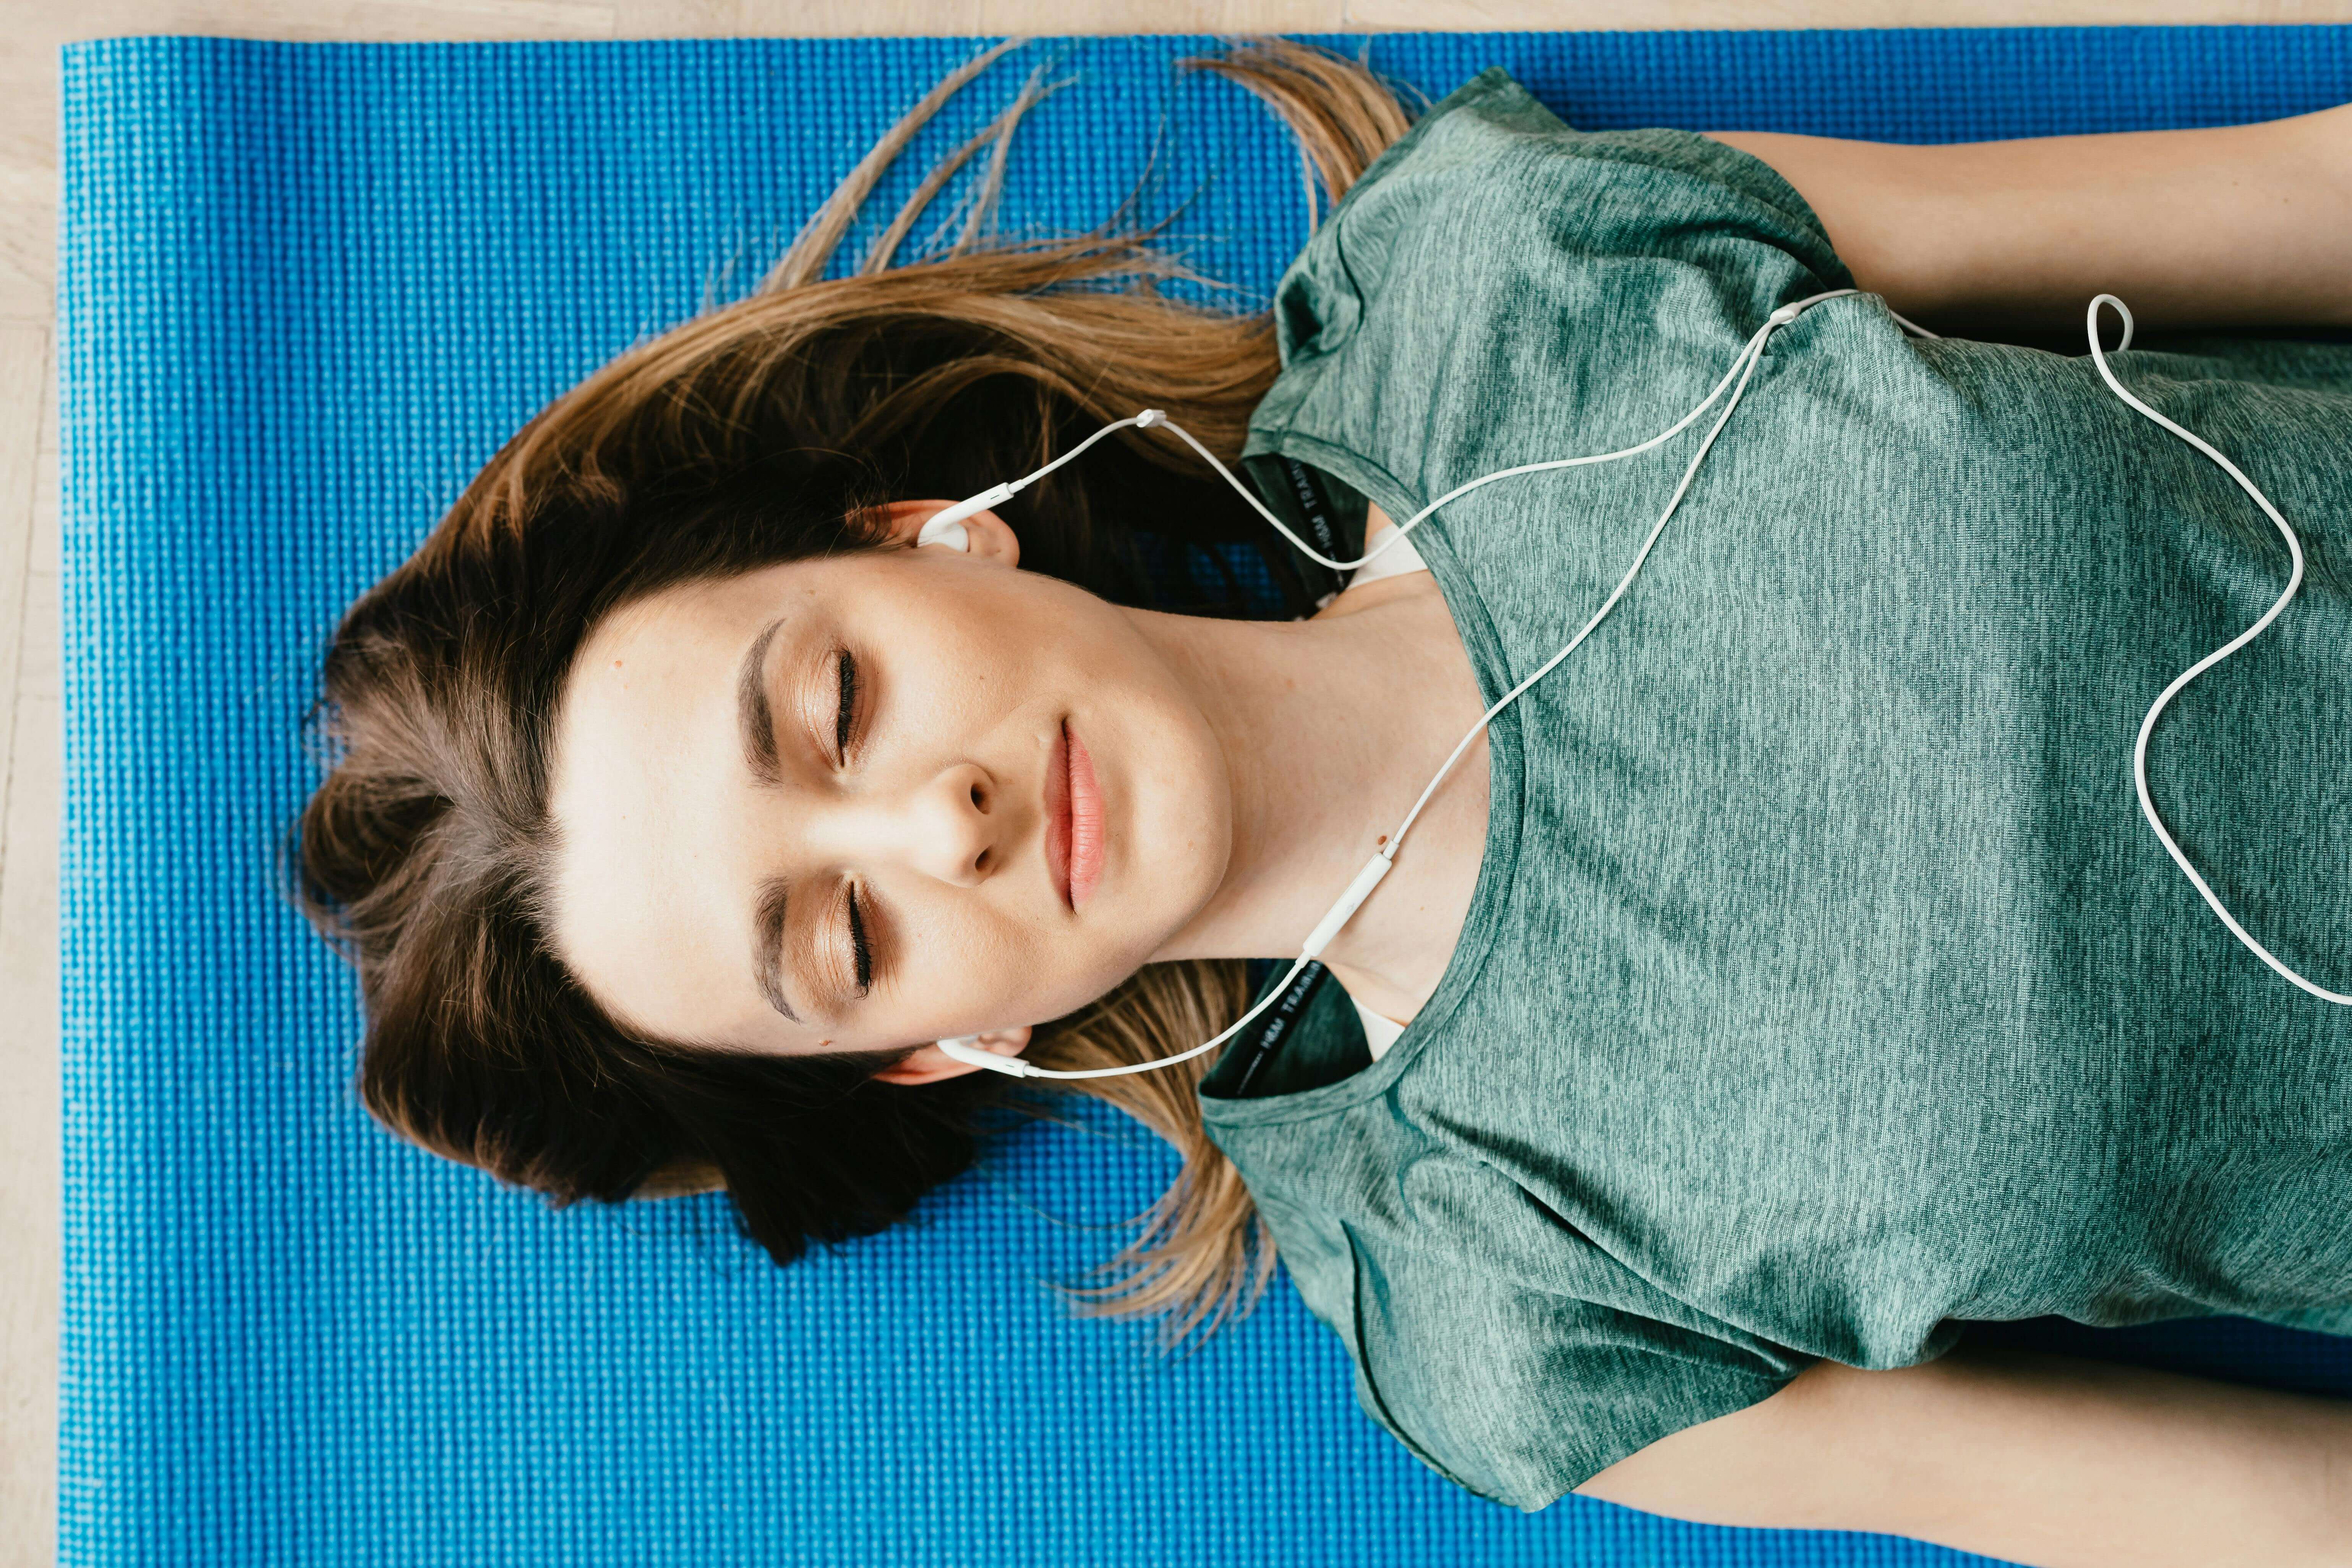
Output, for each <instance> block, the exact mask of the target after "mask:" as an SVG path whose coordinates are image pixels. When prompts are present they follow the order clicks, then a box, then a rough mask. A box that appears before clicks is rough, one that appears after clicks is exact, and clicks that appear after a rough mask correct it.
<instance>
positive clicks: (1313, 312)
mask: <svg viewBox="0 0 2352 1568" xmlns="http://www.w3.org/2000/svg"><path fill="white" fill-rule="evenodd" d="M1853 286H1854V284H1853V276H1852V274H1851V273H1849V272H1848V271H1847V269H1846V267H1845V265H1844V263H1843V261H1841V260H1840V259H1839V258H1838V256H1837V252H1836V250H1835V248H1834V247H1832V245H1831V243H1830V238H1829V235H1828V234H1827V232H1826V231H1824V230H1823V228H1822V225H1821V220H1820V219H1819V217H1818V216H1815V214H1814V213H1813V211H1812V209H1811V207H1810V206H1809V205H1806V203H1805V200H1804V198H1803V197H1802V196H1801V195H1798V193H1797V191H1796V189H1795V187H1793V186H1791V185H1790V184H1789V183H1788V182H1787V181H1786V180H1783V179H1782V178H1781V177H1780V174H1778V173H1776V172H1775V171H1774V170H1773V169H1772V168H1771V166H1770V165H1769V164H1767V163H1764V162H1763V161H1762V160H1761V159H1759V158H1756V157H1754V156H1751V155H1750V154H1748V153H1743V152H1741V151H1739V150H1738V148H1735V147H1730V146H1727V145H1726V144H1724V143H1722V142H1717V141H1714V140H1712V139H1711V138H1708V137H1705V136H1700V135H1697V134H1695V133H1693V132H1686V131H1669V130H1640V131H1598V132H1584V131H1577V130H1575V129H1573V128H1571V127H1570V126H1569V125H1567V124H1566V123H1564V122H1563V121H1561V120H1560V119H1559V116H1557V115H1555V114H1553V113H1552V112H1551V110H1549V109H1546V108H1545V107H1544V106H1543V105H1542V104H1540V103H1538V102H1537V101H1536V100H1535V99H1534V98H1533V97H1532V96H1530V95H1529V94H1528V91H1527V89H1524V88H1522V87H1521V86H1519V84H1518V83H1517V82H1516V81H1513V80H1512V79H1510V77H1509V76H1507V75H1506V74H1505V73H1504V72H1503V71H1501V70H1499V69H1496V70H1489V71H1486V72H1485V73H1484V74H1482V75H1480V76H1478V77H1476V78H1475V79H1473V80H1472V81H1471V82H1470V83H1469V84H1468V85H1467V86H1465V87H1464V88H1462V89H1460V90H1459V91H1457V92H1455V93H1454V94H1453V95H1451V96H1449V97H1448V98H1446V99H1445V100H1443V101H1442V102H1440V103H1439V104H1438V105H1436V106H1435V107H1434V108H1433V109H1432V110H1430V111H1429V113H1428V114H1426V115H1425V116H1423V119H1422V120H1421V121H1420V122H1419V123H1418V124H1416V125H1415V126H1413V128H1412V130H1411V131H1410V132H1407V133H1406V135H1405V136H1404V137H1403V138H1402V140H1400V141H1399V142H1396V143H1395V144H1394V145H1392V146H1391V147H1390V148H1389V149H1388V150H1387V151H1385V152H1383V153H1381V156H1380V157H1379V158H1378V159H1376V160H1375V161H1374V162H1373V164H1372V166H1371V167H1370V169H1369V170H1367V171H1366V172H1365V174H1364V176H1363V178H1362V179H1360V180H1359V181H1358V182H1357V184H1355V185H1354V186H1353V187H1351V188H1350V189H1349V191H1348V192H1347V194H1346V195H1345V196H1344V197H1343V198H1342V199H1341V201H1340V202H1339V205H1338V206H1337V207H1336V208H1335V209H1334V211H1333V213H1332V215H1331V216H1330V217H1329V218H1328V219H1327V220H1326V221H1325V223H1324V224H1323V226H1321V227H1320V228H1319V229H1318V230H1317V232H1316V233H1315V235H1314V236H1313V237H1311V238H1310V239H1309V240H1308V242H1307V246H1306V247H1305V248H1304V249H1302V250H1301V251H1300V253H1299V255H1298V256H1297V258H1296V259H1295V260H1294V261H1293V262H1292V263H1291V265H1290V267H1289V268H1288V269H1287V270H1286V272H1285V273H1284V274H1283V277H1282V279H1281V281H1280V282H1279V283H1278V284H1277V285H1276V289H1275V297H1274V320H1275V326H1276V342H1277V344H1278V346H1279V348H1280V350H1281V353H1282V359H1283V366H1284V370H1283V374H1282V375H1281V376H1280V377H1278V378H1277V379H1276V382H1275V384H1274V385H1273V386H1272V387H1271V388H1269V389H1268V391H1267V393H1266V395H1265V397H1264V398H1263V399H1262V400H1261V401H1260V403H1259V405H1258V406H1257V408H1256V410H1255V412H1254V413H1253V414H1252V416H1251V419H1250V438H1249V442H1248V444H1247V445H1246V447H1244V453H1243V456H1244V460H1245V461H1252V462H1257V463H1264V462H1265V461H1266V460H1267V455H1268V454H1273V453H1284V454H1287V455H1288V456H1290V457H1291V458H1297V459H1299V460H1300V461H1303V462H1308V463H1317V464H1318V465H1320V466H1325V467H1328V468H1331V469H1332V471H1334V472H1340V473H1345V474H1347V475H1349V482H1350V483H1352V484H1356V485H1358V486H1359V487H1360V488H1361V487H1362V486H1363V485H1364V484H1365V483H1366V481H1367V479H1375V478H1376V479H1378V480H1379V481H1380V482H1378V483H1376V484H1373V485H1372V487H1371V492H1370V493H1372V495H1373V499H1374V500H1377V501H1378V502H1379V503H1380V504H1381V506H1382V507H1383V508H1385V509H1387V510H1390V511H1391V514H1392V515H1393V514H1394V509H1395V508H1396V507H1397V506H1399V505H1405V506H1408V507H1409V509H1417V508H1418V506H1419V504H1420V503H1421V502H1423V501H1426V500H1433V499H1434V498H1435V497H1436V496H1438V495H1440V494H1442V493H1444V491H1446V490H1448V489H1452V488H1453V487H1454V485H1457V484H1459V483H1461V482H1462V481H1463V480H1464V479H1468V478H1471V477H1473V476H1475V475H1478V474H1483V473H1487V472H1491V471H1493V470H1494V469H1496V468H1503V467H1507V466H1509V465H1510V464H1512V463H1514V462H1520V461H1526V460H1528V459H1529V458H1536V457H1557V456H1562V455H1565V454H1567V453H1570V452H1575V451H1589V452H1603V451H1613V450H1616V449H1618V448H1621V447H1626V446H1629V445H1633V444H1634V443H1636V442H1639V441H1642V440H1644V439H1647V438H1648V437H1653V436H1654V435H1656V434H1657V433H1658V431H1659V430H1660V429H1663V428H1664V427H1665V426H1668V425H1670V424H1672V422H1673V421H1674V420H1675V419H1676V418H1679V417H1681V416H1683V415H1684V414H1685V413H1686V412H1687V411H1688V410H1689V409H1690V408H1691V407H1692V406H1693V405H1695V404H1696V403H1697V402H1698V401H1699V400H1700V399H1701V398H1703V397H1704V396H1706V394H1707V392H1708V390H1709V389H1710V388H1712V387H1713V386H1714V385H1715V384H1716V383H1717V381H1718V380H1719V379H1720V378H1721V377H1722V375H1723V374H1724V373H1725V372H1726V371H1727V369H1729V368H1730V367H1731V366H1732V364H1733V363H1734V362H1735V360H1736V359H1737V358H1738V353H1739V352H1740V350H1741V349H1742V347H1743V346H1744V345H1745V344H1746V343H1747V342H1748V339H1749V338H1750V337H1751V336H1752V335H1753V334H1754V333H1755V332H1756V331H1757V330H1758V329H1759V328H1760V327H1761V326H1762V325H1763V324H1764V321H1765V320H1766V318H1767V317H1769V315H1770V314H1771V313H1772V311H1773V310H1776V309H1778V308H1779V307H1780V306H1782V305H1785V304H1789V303H1792V302H1794V301H1796V300H1805V299H1811V298H1812V297H1814V296H1816V295H1820V294H1825V293H1830V292H1832V291H1833V290H1838V289H1852V288H1853ZM1847 314H1848V315H1850V316H1852V317H1853V318H1854V319H1855V320H1856V321H1862V320H1864V319H1867V318H1869V317H1870V316H1871V314H1872V311H1871V310H1870V309H1869V308H1868V307H1856V308H1851V309H1850V310H1848V311H1847ZM1879 320H1880V323H1881V327H1880V330H1882V331H1884V332H1885V333H1888V334H1894V335H1897V336H1899V333H1898V332H1897V330H1896V329H1895V324H1894V322H1893V321H1892V318H1888V317H1885V315H1884V311H1883V307H1881V308H1880V310H1879ZM1849 330H1851V329H1849ZM1808 331H1809V332H1810V333H1811V334H1814V335H1818V334H1819V333H1820V332H1821V331H1822V326H1821V324H1820V323H1818V322H1817V323H1815V324H1813V325H1812V326H1811V327H1810V328H1809V329H1808ZM1766 374H1767V376H1768V378H1769V367H1768V370H1767V372H1766ZM1325 458H1330V459H1331V461H1330V462H1328V463H1325V462H1324V459H1325ZM1373 470H1377V474H1374V473H1373Z"/></svg>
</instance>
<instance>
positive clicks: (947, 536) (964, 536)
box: [915, 501, 981, 550]
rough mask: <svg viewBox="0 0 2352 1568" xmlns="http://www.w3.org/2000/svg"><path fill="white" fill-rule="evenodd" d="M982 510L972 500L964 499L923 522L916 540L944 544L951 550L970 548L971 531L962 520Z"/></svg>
mask: <svg viewBox="0 0 2352 1568" xmlns="http://www.w3.org/2000/svg"><path fill="white" fill-rule="evenodd" d="M978 510H981V509H980V508H979V507H977V506H973V505H972V504H971V501H964V502H961V503H960V504H958V505H955V506H951V507H950V508H948V509H947V510H945V511H941V512H936V513H934V514H933V515H932V517H931V520H930V521H929V522H926V523H924V524H923V531H921V532H920V533H918V534H917V535H915V542H916V543H917V544H919V545H922V544H944V545H946V546H947V547H948V548H949V549H950V550H970V549H971V531H970V530H968V529H966V528H965V527H964V525H963V523H962V522H961V521H960V520H961V519H963V518H967V517H970V516H971V514H972V513H973V512H975V511H978Z"/></svg>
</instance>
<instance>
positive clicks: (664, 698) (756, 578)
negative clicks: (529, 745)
mask: <svg viewBox="0 0 2352 1568" xmlns="http://www.w3.org/2000/svg"><path fill="white" fill-rule="evenodd" d="M808 603H809V600H808V597H807V596H805V595H802V594H798V593H795V592H793V585H792V584H790V583H789V582H788V581H786V580H783V579H782V574H779V573H777V572H776V571H774V570H772V569H771V570H767V571H762V572H761V573H756V574H746V576H744V577H740V578H730V579H727V580H725V581H721V582H711V583H695V584H681V585H679V586H677V587H675V588H672V589H669V590H666V591H664V592H663V593H661V594H657V595H653V596H651V597H649V598H646V599H645V600H641V601H638V602H636V603H635V604H631V605H625V606H624V607H622V608H621V609H619V610H617V611H615V612H614V614H612V615H611V616H607V617H605V619H604V621H603V622H602V623H601V624H599V625H598V626H596V627H595V628H594V629H593V631H592V632H591V633H590V635H589V637H588V638H587V640H586V641H585V642H584V643H583V645H582V647H581V652H580V657H579V658H578V659H576V660H575V661H574V664H573V667H572V674H571V676H570V678H569V679H567V680H566V682H565V687H564V691H563V694H562V700H561V702H560V704H559V706H558V709H557V716H556V723H555V730H554V736H553V742H554V743H553V749H552V764H553V765H552V770H551V777H550V780H549V791H548V809H549V814H550V816H551V818H552V820H553V822H554V824H555V826H556V828H557V831H558V835H559V841H560V848H559V850H558V853H557V854H556V857H555V860H554V864H553V866H552V867H551V883H552V885H551V889H550V891H551V928H552V929H551V931H550V936H551V939H552V941H553V942H554V943H555V947H556V951H557V952H558V953H559V954H560V955H561V956H562V959H563V960H564V962H565V963H566V964H567V965H569V966H570V968H571V969H572V973H574V974H575V975H577V976H578V977H579V979H580V980H581V982H582V983H583V984H584V985H586V986H587V988H588V990H589V993H590V994H591V995H593V996H594V997H595V998H596V999H597V1000H598V1001H599V1002H600V1003H602V1004H603V1005H605V1006H606V1007H607V1008H609V1009H611V1010H612V1011H614V1013H616V1014H619V1015H621V1016H625V1017H627V1018H630V1019H631V1020H633V1021H635V1022H636V1023H637V1024H639V1025H640V1026H644V1027H646V1028H649V1029H652V1030H654V1031H655V1032H656V1033H659V1034H662V1035H664V1036H666V1037H673V1038H679V1037H690V1036H707V1035H709V1034H710V1033H711V1032H713V1031H715V1030H728V1031H730V1032H732V1031H737V1030H742V1029H748V1028H752V1027H762V1028H772V1025H773V1024H774V1023H775V1022H776V1020H773V1019H768V1020H767V1021H766V1022H765V1024H761V1016H762V1015H764V1014H765V1013H766V1012H767V1004H766V1002H765V1000H764V999H763V998H762V997H761V995H760V994H759V991H758V989H757V987H756V985H755V984H754V982H753V980H752V976H751V898H752V893H751V871H750V869H749V868H748V867H747V865H746V861H745V857H744V855H743V853H742V845H743V842H744V838H745V834H746V831H747V829H746V826H745V822H744V817H743V805H744V802H745V800H746V797H747V795H748V793H749V792H750V790H751V788H752V785H751V780H750V776H749V774H748V773H747V772H746V770H745V768H744V764H743V761H742V752H741V745H740V730H739V728H738V725H737V720H736V678H737V673H738V670H739V668H740V660H741V658H742V655H743V651H744V649H745V647H747V646H748V645H749V644H750V643H751V640H752V639H753V638H754V637H757V636H758V634H759V632H760V631H761V628H762V627H763V626H766V625H768V624H769V623H770V622H771V621H772V620H774V619H775V618H776V617H777V616H779V615H782V616H784V617H785V618H786V626H787V628H789V627H790V626H791V624H792V619H793V616H794V615H795V613H796V611H797V612H798V613H803V614H804V613H805V608H806V606H807V605H808ZM689 1020H690V1021H691V1022H688V1021H689Z"/></svg>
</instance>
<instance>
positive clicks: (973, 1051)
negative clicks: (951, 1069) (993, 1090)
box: [939, 1035, 1030, 1078]
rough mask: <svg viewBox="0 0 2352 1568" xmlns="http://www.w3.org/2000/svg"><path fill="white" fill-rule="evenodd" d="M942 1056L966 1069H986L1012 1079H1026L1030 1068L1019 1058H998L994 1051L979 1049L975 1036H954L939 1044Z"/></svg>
mask: <svg viewBox="0 0 2352 1568" xmlns="http://www.w3.org/2000/svg"><path fill="white" fill-rule="evenodd" d="M939 1047H940V1053H941V1054H942V1055H944V1056H946V1057H948V1058H950V1059H952V1060H955V1061H960V1062H961V1063H963V1064H964V1065H965V1066H966V1067H975V1068H989V1069H991V1070H992V1071H994V1072H1001V1073H1009V1074H1010V1075H1012V1076H1013V1077H1014V1078H1027V1077H1028V1076H1029V1075H1030V1067H1029V1064H1028V1063H1027V1062H1024V1061H1023V1060H1022V1059H1021V1058H1019V1057H1000V1056H998V1055H997V1054H996V1053H995V1052H994V1051H991V1050H983V1049H982V1047H981V1044H980V1037H979V1036H977V1035H955V1036H951V1037H949V1038H947V1039H944V1040H941V1041H940V1042H939Z"/></svg>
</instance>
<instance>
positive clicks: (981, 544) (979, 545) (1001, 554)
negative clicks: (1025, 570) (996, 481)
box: [882, 500, 1021, 566]
mask: <svg viewBox="0 0 2352 1568" xmlns="http://www.w3.org/2000/svg"><path fill="white" fill-rule="evenodd" d="M953 505H955V502H953V501H951V500H894V501H892V502H890V503H889V504H888V505H887V506H885V507H884V508H883V509H882V515H883V516H884V517H886V518H887V519H888V520H889V524H890V537H891V538H892V539H893V540H895V541H897V542H898V543H900V544H912V543H914V542H915V535H917V534H919V533H920V532H922V531H923V524H925V523H927V522H929V521H931V519H932V518H934V517H936V516H938V515H939V514H940V512H943V511H945V510H948V508H950V507H951V506H953ZM963 530H964V534H965V536H966V537H967V538H969V539H970V540H971V549H970V550H968V551H965V552H962V553H964V554H966V555H969V556H970V557H971V559H973V560H975V561H988V562H993V563H996V564H998V565H1000V566H1018V565H1020V564H1021V539H1020V536H1019V535H1018V534H1015V533H1014V532H1013V530H1012V529H1010V528H1008V527H1007V526H1005V522H1004V520H1003V518H1001V517H999V516H997V515H996V514H995V513H994V512H992V511H976V512H973V513H972V514H971V516H970V517H968V518H965V519H964V520H963Z"/></svg>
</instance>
